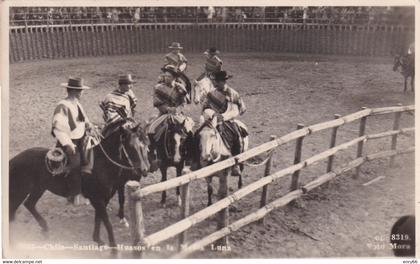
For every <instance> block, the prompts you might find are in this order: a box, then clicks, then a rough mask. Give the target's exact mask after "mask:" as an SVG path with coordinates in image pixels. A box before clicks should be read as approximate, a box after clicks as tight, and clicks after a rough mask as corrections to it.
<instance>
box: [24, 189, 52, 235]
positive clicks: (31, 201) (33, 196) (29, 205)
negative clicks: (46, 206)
mask: <svg viewBox="0 0 420 264" xmlns="http://www.w3.org/2000/svg"><path fill="white" fill-rule="evenodd" d="M44 192H45V190H36V191H35V192H31V193H30V194H29V197H28V199H27V200H26V201H25V203H24V205H25V207H26V209H28V210H29V212H31V214H32V215H33V217H34V218H35V220H36V221H37V222H38V224H39V225H40V226H41V228H42V231H43V232H48V226H47V222H46V221H45V219H44V218H43V217H42V216H41V215H40V214H39V213H38V211H37V210H36V207H35V206H36V203H37V202H38V200H39V198H41V196H42V195H43V194H44Z"/></svg>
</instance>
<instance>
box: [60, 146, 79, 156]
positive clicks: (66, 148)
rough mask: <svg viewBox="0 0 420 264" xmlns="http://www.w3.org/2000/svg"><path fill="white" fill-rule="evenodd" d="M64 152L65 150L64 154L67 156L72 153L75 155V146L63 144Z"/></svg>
mask: <svg viewBox="0 0 420 264" xmlns="http://www.w3.org/2000/svg"><path fill="white" fill-rule="evenodd" d="M63 148H64V152H66V154H67V155H68V156H72V155H76V146H75V145H73V144H72V145H65V146H64V147H63Z"/></svg>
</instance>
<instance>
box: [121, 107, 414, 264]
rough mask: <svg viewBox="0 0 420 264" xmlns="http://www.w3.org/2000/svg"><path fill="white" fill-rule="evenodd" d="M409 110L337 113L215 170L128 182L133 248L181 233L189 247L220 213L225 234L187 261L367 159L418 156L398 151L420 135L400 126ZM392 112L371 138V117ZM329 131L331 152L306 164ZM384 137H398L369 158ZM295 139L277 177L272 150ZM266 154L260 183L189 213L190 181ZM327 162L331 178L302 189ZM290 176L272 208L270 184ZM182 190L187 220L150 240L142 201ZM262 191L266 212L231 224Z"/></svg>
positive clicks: (187, 249)
mask: <svg viewBox="0 0 420 264" xmlns="http://www.w3.org/2000/svg"><path fill="white" fill-rule="evenodd" d="M407 111H414V105H409V106H395V107H385V108H374V109H367V108H364V109H362V110H361V111H358V112H356V113H353V114H350V115H346V116H343V117H340V116H338V115H336V116H335V119H334V120H331V121H327V122H324V123H319V124H315V125H311V126H308V127H304V126H303V125H301V124H300V125H298V129H297V130H296V131H294V132H292V133H289V134H287V135H285V136H282V137H280V138H275V137H273V136H272V137H271V141H269V142H267V143H264V144H262V145H259V146H257V147H255V148H252V149H250V150H248V151H246V152H244V153H241V154H239V155H237V156H235V157H232V158H229V159H226V160H223V161H221V162H218V163H216V164H213V165H211V166H208V167H205V168H202V169H200V170H197V171H194V172H191V173H188V174H186V175H183V176H181V177H177V178H174V179H170V180H168V181H165V182H161V183H157V184H153V185H149V186H146V187H144V188H141V186H140V183H139V182H136V181H130V182H128V183H127V184H126V194H127V197H128V201H129V202H128V204H129V208H130V222H131V225H130V229H131V235H132V239H133V245H134V246H141V247H142V248H144V249H147V248H150V247H153V246H155V245H158V244H159V243H161V242H163V241H165V240H167V239H169V238H172V237H174V236H177V235H178V236H179V242H180V244H181V243H185V242H186V232H187V231H188V229H190V228H191V227H193V226H194V225H196V224H198V223H200V222H202V221H204V220H205V219H207V218H209V217H211V216H213V215H215V214H217V213H218V214H219V219H218V227H219V230H218V231H216V232H214V233H212V234H210V235H208V236H206V237H204V238H202V239H200V240H199V241H196V242H194V243H192V244H190V245H189V246H187V247H183V248H182V249H181V250H180V252H179V253H178V254H176V255H175V256H174V257H176V258H181V257H186V256H188V255H189V254H191V253H193V252H194V251H197V250H200V249H201V248H203V247H205V246H207V245H209V244H211V243H213V242H215V241H219V243H220V242H224V243H226V242H227V241H226V239H227V236H228V235H229V234H230V233H232V232H234V231H236V230H238V229H239V228H241V227H243V226H245V225H247V224H249V223H252V222H255V221H258V220H259V222H260V223H263V221H264V217H265V216H266V215H267V214H268V213H269V212H271V211H272V210H274V209H276V208H279V207H281V206H284V205H286V204H288V203H290V202H291V201H293V200H295V199H296V198H298V197H300V196H302V195H303V194H305V193H306V192H309V191H311V190H313V189H314V188H316V187H318V186H320V185H322V184H324V183H327V182H328V181H330V180H331V179H333V178H335V177H337V176H338V175H340V174H343V173H344V172H347V171H349V170H352V169H356V176H357V175H358V173H359V170H358V168H360V166H361V165H362V164H363V163H364V162H366V161H371V160H375V159H379V158H386V157H391V164H392V162H393V158H394V157H395V156H397V155H400V154H403V153H410V152H414V147H409V148H405V149H402V150H397V148H396V147H397V138H398V135H400V134H405V133H409V132H413V131H414V127H409V128H400V127H399V124H400V118H401V114H402V113H403V112H407ZM391 113H394V115H395V117H394V124H393V130H390V131H386V132H382V133H378V134H371V135H366V134H365V128H366V123H367V118H368V117H369V116H375V115H383V114H391ZM356 120H360V129H359V135H358V137H357V138H355V139H352V140H350V141H348V142H345V143H342V144H340V145H338V146H336V145H335V142H336V136H337V129H338V128H339V127H340V126H342V125H344V124H348V123H350V122H354V121H356ZM326 129H332V134H331V141H330V146H329V147H330V148H329V149H328V150H326V151H323V152H321V153H318V154H316V155H314V156H312V157H310V158H307V159H305V160H303V161H301V151H302V146H303V139H304V138H305V137H306V136H308V135H311V134H313V133H315V132H318V131H322V130H326ZM384 137H392V143H391V147H390V150H387V151H382V152H378V153H375V154H365V155H364V154H363V152H364V151H363V148H364V144H365V143H366V142H367V141H370V140H375V139H379V138H384ZM293 140H296V150H295V159H294V165H292V166H290V167H287V168H285V169H282V170H280V171H278V172H275V173H272V174H271V171H270V170H271V155H272V151H273V150H274V149H276V148H277V147H279V146H281V145H284V144H286V143H288V142H291V141H293ZM355 145H357V153H356V159H355V160H353V161H351V162H349V163H348V164H345V165H342V166H340V167H337V168H335V169H333V157H334V155H335V154H337V153H338V152H340V151H342V150H345V149H347V148H349V147H351V146H355ZM266 152H269V155H268V158H267V160H266V163H265V165H266V167H265V173H264V177H262V178H261V179H260V180H257V181H255V182H253V183H251V184H249V185H247V186H245V187H243V188H241V189H239V190H238V191H236V192H234V193H232V194H228V193H227V191H226V192H219V201H218V202H216V203H214V204H213V205H211V206H208V207H206V208H204V209H202V210H200V211H198V212H196V213H194V214H192V215H188V214H189V204H190V200H189V192H190V190H189V183H190V182H192V181H195V180H198V179H204V178H206V177H208V176H211V175H213V174H214V173H217V172H220V171H222V170H224V169H227V168H230V167H231V166H233V165H235V164H237V163H241V162H245V161H247V160H249V159H250V158H253V157H255V156H258V155H260V154H263V153H266ZM327 158H328V163H327V169H326V174H324V175H322V176H320V177H318V178H317V179H315V180H314V181H311V182H309V183H306V184H305V185H303V186H301V183H300V182H299V171H300V170H302V169H303V168H306V167H308V166H310V165H311V164H315V163H317V162H319V161H321V160H324V159H327ZM290 174H293V175H292V182H291V186H290V192H289V193H287V194H286V195H284V196H283V197H281V198H278V199H276V200H275V201H273V202H270V203H268V204H267V200H268V198H267V196H268V189H267V188H268V186H269V184H270V183H273V182H274V181H276V180H278V179H280V178H283V177H285V176H288V175H290ZM221 177H222V176H221ZM227 184H228V177H227V176H226V177H222V178H221V181H220V185H221V186H220V188H222V189H223V190H225V189H226V190H227ZM178 186H181V187H182V199H183V201H182V210H181V218H182V220H180V221H178V222H176V223H174V224H172V225H169V226H168V227H166V228H164V229H162V230H160V231H157V232H155V233H153V234H149V235H147V236H145V224H144V219H143V211H142V201H143V200H144V198H145V197H146V196H148V195H150V194H152V193H157V192H161V191H164V190H166V191H167V190H170V189H173V188H175V187H178ZM260 188H263V192H262V197H261V202H260V209H259V210H257V211H255V212H253V213H251V214H249V215H247V216H245V217H244V218H242V219H239V220H237V221H235V222H234V223H231V224H229V214H228V208H229V206H230V205H231V204H233V203H235V202H236V201H238V200H240V199H241V198H243V197H245V196H246V195H248V194H250V193H253V192H255V191H256V190H258V189H260ZM223 238H225V241H223V240H222V241H220V239H223ZM137 253H139V252H137Z"/></svg>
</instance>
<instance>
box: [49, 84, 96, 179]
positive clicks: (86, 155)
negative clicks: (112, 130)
mask: <svg viewBox="0 0 420 264" xmlns="http://www.w3.org/2000/svg"><path fill="white" fill-rule="evenodd" d="M61 86H64V87H66V88H67V97H66V98H64V99H63V100H61V101H59V102H58V104H57V106H56V108H55V110H54V115H53V121H52V129H51V134H52V135H53V136H54V137H55V138H56V139H57V147H59V148H62V149H63V150H64V152H65V153H66V154H67V157H68V165H69V166H68V167H69V168H71V169H72V168H74V167H75V166H76V164H77V155H76V154H77V153H79V155H80V165H81V177H86V178H88V177H89V176H90V175H91V174H92V170H93V151H92V149H91V148H89V146H88V143H89V140H88V138H89V137H87V134H86V132H87V131H88V130H90V129H91V128H93V125H91V123H90V122H89V119H88V117H87V115H86V113H85V111H84V110H83V107H82V105H81V104H80V98H81V96H82V93H83V91H84V90H87V89H90V87H88V86H85V85H84V84H83V79H81V78H73V77H70V78H69V80H68V82H67V83H62V84H61Z"/></svg>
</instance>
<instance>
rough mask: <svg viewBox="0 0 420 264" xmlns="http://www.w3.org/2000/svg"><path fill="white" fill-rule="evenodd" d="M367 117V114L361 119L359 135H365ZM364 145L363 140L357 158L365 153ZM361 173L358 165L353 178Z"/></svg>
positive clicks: (358, 147)
mask: <svg viewBox="0 0 420 264" xmlns="http://www.w3.org/2000/svg"><path fill="white" fill-rule="evenodd" d="M364 109H366V107H362V110H364ZM366 119H367V116H365V117H362V119H360V126H359V137H361V136H364V135H365V131H366ZM363 145H364V142H363V141H360V142H359V143H358V144H357V158H360V157H361V156H362V155H363ZM359 174H360V165H359V166H357V167H356V174H355V175H354V176H353V178H354V179H357V178H358V177H359Z"/></svg>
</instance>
